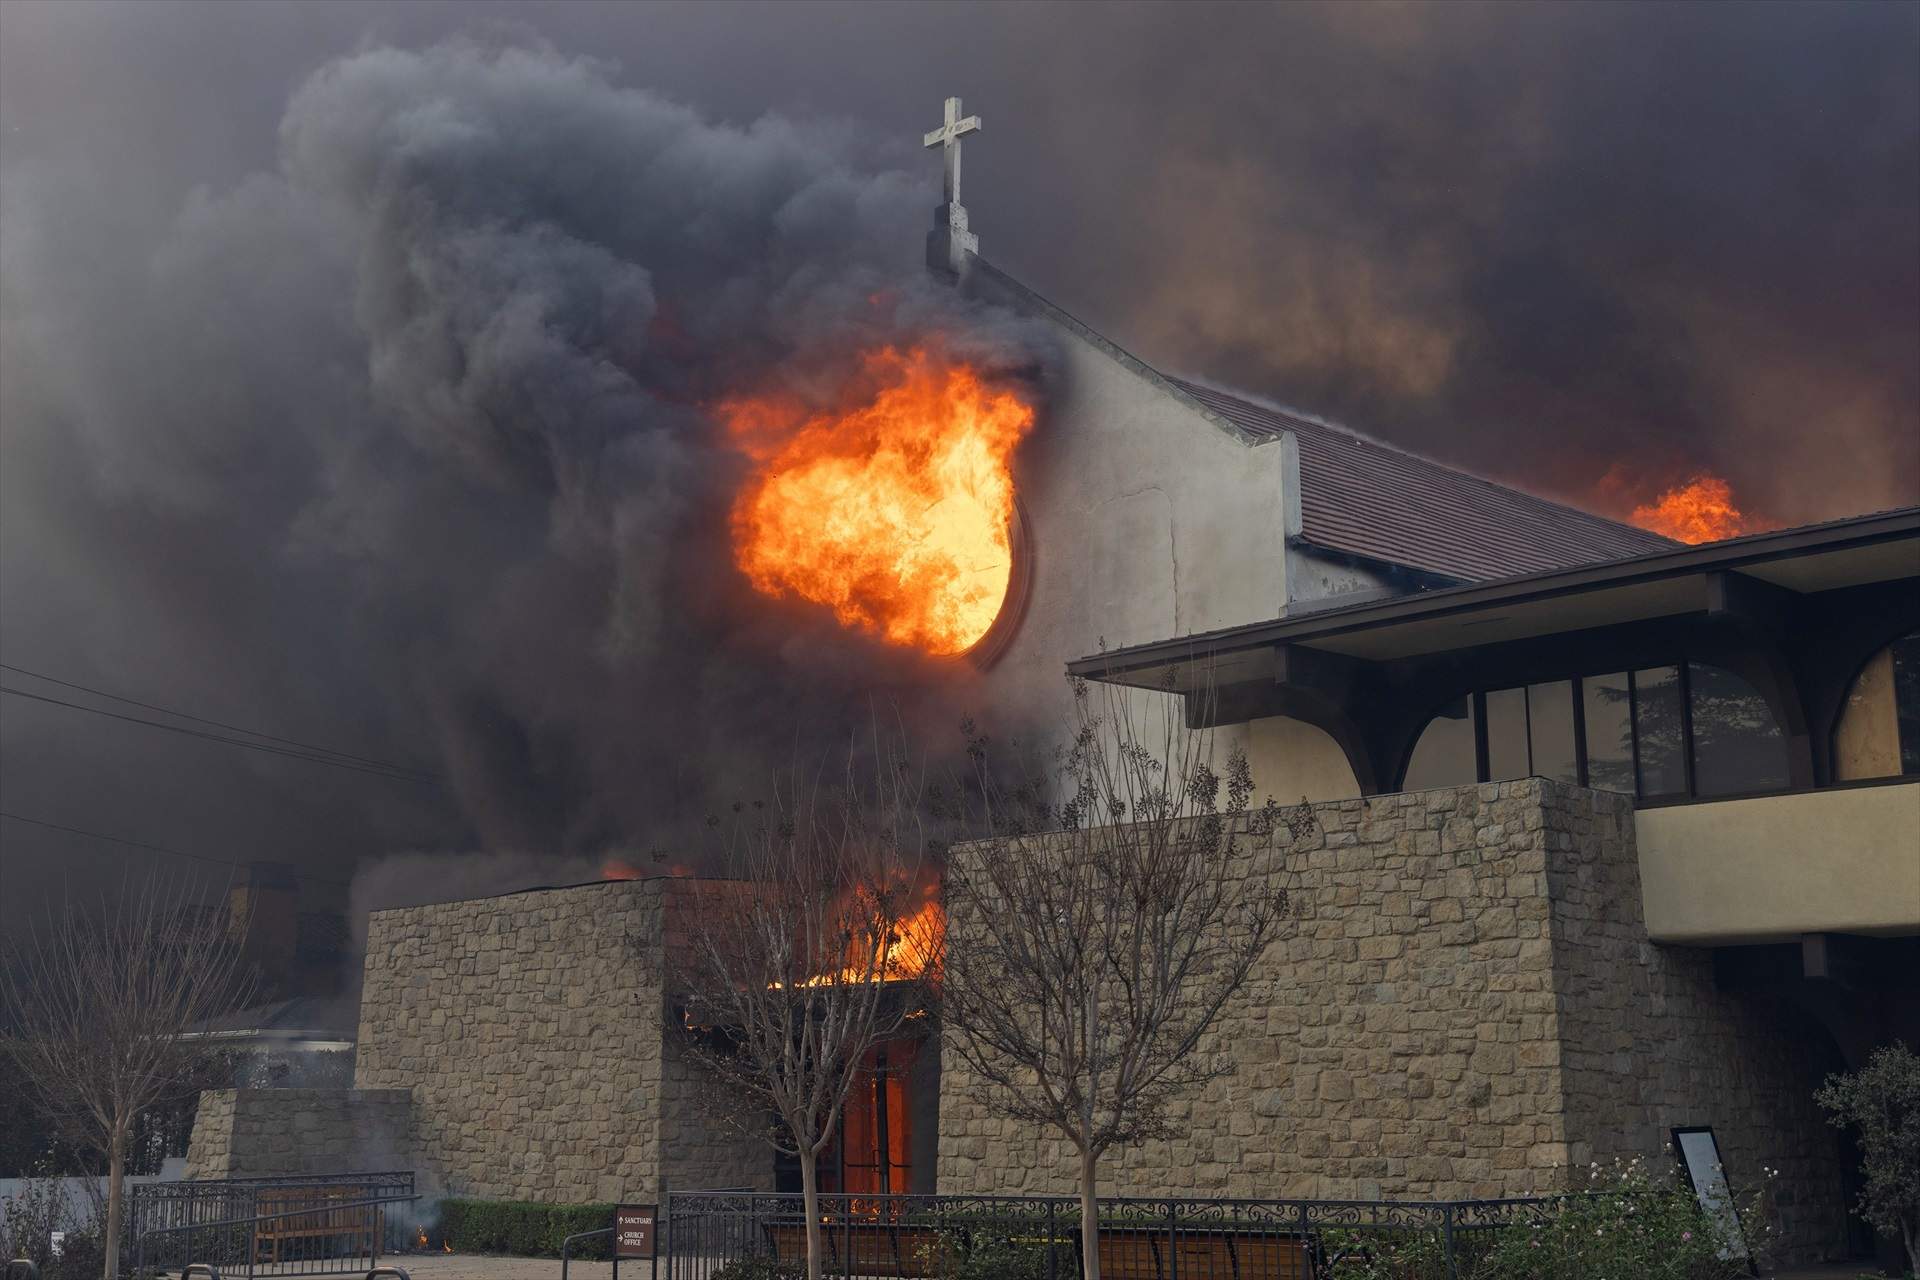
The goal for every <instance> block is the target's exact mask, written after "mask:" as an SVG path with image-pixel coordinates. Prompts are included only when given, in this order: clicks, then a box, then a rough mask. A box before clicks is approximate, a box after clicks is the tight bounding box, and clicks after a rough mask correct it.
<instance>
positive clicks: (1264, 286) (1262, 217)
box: [0, 0, 1920, 891]
mask: <svg viewBox="0 0 1920 1280" xmlns="http://www.w3.org/2000/svg"><path fill="white" fill-rule="evenodd" d="M1916 68H1920V6H1916V5H1912V4H1815V5H1792V4H1764V5H1664V6H1652V5H1634V4H1604V5H1601V4H1594V5H1584V4H1561V5H1550V6H1549V5H1537V6H1518V5H1491V6H1484V7H1482V6H1474V5H1468V4H1445V5H1441V4H1432V5H1400V4H1337V5H1326V6H1317V5H1305V4H1302V5H1286V6H1278V5H1274V6H1266V5H1251V4H1231V5H1217V6H1215V5H1207V4H1192V3H1185V4H1165V5H1160V4H1147V5H1130V4H1107V5H1100V6H1091V5H1067V4H1051V5H1038V4H1035V5H1013V4H992V5H984V4H983V5H938V4H915V5H907V4H899V5H884V4H878V3H848V4H828V5H810V4H799V3H783V4H775V5H758V4H718V3H702V4H685V5H681V4H670V5H626V4H621V5H611V4H608V5H602V4H595V3H587V2H584V0H574V2H573V3H569V4H563V5H555V4H531V3H504V2H503V3H468V4H438V3H429V2H426V0H413V2H410V3H358V2H353V0H334V2H332V3H327V4H313V3H279V4H276V3H255V4H247V5H238V4H228V3H209V4H176V3H167V2H165V0H141V2H140V3H134V4H115V3H90V4H66V3H59V4H39V3H34V2H33V0H8V3H6V4H4V5H0V444H3V446H4V458H3V464H4V465H0V535H3V539H4V540H3V541H0V660H3V661H5V662H6V663H9V664H13V665H15V666H17V667H22V668H27V669H29V670H32V671H39V672H45V673H50V674H53V675H56V676H59V677H61V678H63V679H67V680H72V681H77V682H79V683H82V684H89V685H93V686H96V687H99V688H104V689H107V690H110V691H113V692H117V693H122V694H125V695H128V696H131V697H136V698H141V699H144V700H149V701H152V702H155V703H159V704H164V705H167V706H171V707H180V708H184V709H187V710H191V711H193V712H195V713H197V714H200V715H203V716H207V717H211V718H214V719H218V720H222V721H226V722H230V723H235V724H241V725H247V726H251V727H258V728H262V729H266V730H268V731H270V732H272V733H275V734H278V735H281V736H284V737H287V738H291V739H297V740H301V741H307V742H319V743H323V744H327V745H330V746H333V747H337V748H340V749H343V750H348V751H353V752H355V753H358V754H362V755H366V756H371V757H378V758H382V759H390V760H396V761H401V762H405V763H408V764H411V765H414V766H417V767H419V768H423V769H427V770H431V771H434V772H436V773H440V774H442V775H444V776H445V778H446V779H447V781H446V783H445V785H422V784H419V783H405V782H398V781H393V780H390V779H385V778H378V777H372V776H368V775H364V774H355V773H350V772H345V771H339V770H333V769H322V768H316V767H313V766H310V765H306V764H302V763H298V762H292V761H287V760H285V759H283V758H280V757H275V756H270V755H265V754H261V753H253V752H242V751H237V750H234V749H232V748H230V747H226V746H223V745H219V744H215V743H209V742H205V741H203V740H198V739H193V738H188V737H184V736H176V735H168V734H158V733H154V732H152V731H150V730H146V729H141V728H138V727H135V726H128V725H124V724H121V723H119V722H114V721H110V720H106V719H102V718H99V717H92V716H84V715H81V714H80V713H77V712H73V711H70V710H67V709H65V708H59V707H52V706H48V705H46V704H43V703H31V702H29V701H26V700H23V699H20V698H18V697H12V696H9V697H7V698H5V699H3V700H0V702H4V705H3V706H0V717H4V719H3V720H0V770H3V772H0V799H3V800H4V806H0V807H4V808H5V810H6V811H8V812H11V813H19V814H23V815H28V816H32V817H35V818H39V819H43V820H46V821H52V822H57V823H61V824H65V825H71V826H75V827H80V828H85V829H88V830H93V831H100V832H106V833H110V834H115V835H119V836H123V837H126V838H129V839H135V840H141V841H146V842H150V843H153V844H158V845H164V846H167V847H170V848H174V849H180V850H188V851H198V852H202V853H205V854H207V855H209V856H213V857H220V858H243V859H244V858H251V857H268V856H270V857H279V858H286V859H290V860H293V861H296V862H298V863H299V864H300V865H301V866H302V867H303V868H304V869H305V870H306V871H307V872H308V873H309V874H312V875H314V876H324V877H328V878H339V879H345V878H346V877H347V875H348V874H349V870H350V866H351V864H352V863H353V862H354V861H355V860H356V859H360V860H365V859H368V858H371V857H375V856H378V855H380V854H384V853H389V852H393V851H397V850H403V849H476V848H486V849H490V850H556V851H566V852H570V853H576V854H593V853H595V852H597V851H598V850H600V849H603V848H606V847H609V846H613V845H618V844H622V843H630V842H639V843H644V842H645V841H647V840H648V839H649V838H650V834H649V833H650V828H651V827H652V825H653V822H654V818H655V816H656V815H657V814H659V813H660V812H662V811H663V810H667V809H672V808H673V807H674V806H676V805H679V806H681V807H683V808H689V809H697V808H699V807H700V806H701V805H703V804H706V803H708V802H709V801H710V800H711V799H712V794H711V792H712V790H713V788H711V787H709V786H707V785H706V784H705V783H704V782H703V780H702V779H703V778H705V777H707V776H709V775H711V774H712V773H713V772H715V771H716V770H718V769H722V768H724V767H726V766H727V765H728V764H730V763H732V762H735V761H737V758H738V751H739V744H738V741H737V739H738V736H739V735H738V733H737V729H738V727H739V726H741V725H743V724H761V725H764V724H768V723H776V724H780V723H790V722H793V721H796V720H802V721H804V720H806V719H808V718H809V717H810V716H811V715H812V714H813V710H812V709H811V707H812V704H811V703H809V702H808V701H807V699H809V698H814V697H817V698H820V699H826V700H829V701H831V700H832V699H834V698H836V697H840V696H842V695H843V694H844V693H845V691H846V690H847V689H848V688H851V687H852V686H853V685H854V684H856V683H858V684H862V685H864V684H865V683H866V676H867V675H868V674H869V673H870V672H872V671H873V669H874V666H873V664H875V663H876V662H877V663H879V664H881V667H880V671H879V675H880V679H881V682H882V683H885V682H886V681H888V680H891V679H894V678H898V679H900V680H903V681H906V680H911V678H912V676H913V672H912V671H911V670H910V669H907V668H903V667H901V666H900V663H901V661H902V660H900V659H897V658H892V657H887V656H886V655H879V654H876V653H873V652H871V651H869V650H867V649H864V648H862V647H860V646H857V645H849V644H847V643H845V642H843V641H842V640H840V639H838V638H835V637H829V636H825V635H822V634H819V633H818V631H817V626H816V625H815V624H812V623H809V622H807V621H805V620H803V619H800V618H796V617H790V616H786V615H782V614H780V613H779V612H778V611H766V610H761V611H757V612H753V611H743V610H742V609H741V608H740V605H739V601H738V600H737V599H736V598H735V596H734V590H733V588H732V587H731V586H729V585H728V584H727V582H726V578H727V574H726V572H725V565H724V564H716V563H714V562H712V561H711V560H708V559H704V558H702V557H701V556H700V555H698V554H691V553H689V554H685V555H679V554H674V549H675V548H679V547H685V546H696V545H705V544H707V543H711V542H712V541H713V539H712V537H711V536H710V535H711V534H712V532H713V529H712V522H713V520H714V518H715V517H714V513H715V511H716V509H717V508H716V506H715V503H716V501H717V499H716V495H717V494H720V493H722V492H724V491H725V490H726V489H727V487H728V485H729V484H730V483H731V482H732V479H733V473H732V472H730V471H729V470H728V466H729V464H728V462H727V460H726V458H725V456H724V451H722V450H720V449H718V448H717V446H716V444H715V442H714V441H713V439H712V435H711V424H710V423H709V422H708V421H707V419H706V416H705V415H703V414H702V413H701V412H700V410H699V408H698V406H699V405H700V404H702V403H705V402H707V401H708V400H710V399H711V397H712V396H713V395H715V394H718V393H720V392H722V391H724V390H726V389H728V388H732V387H738V386H741V385H743V384H744V385H751V386H752V387H754V388H755V389H778V390H780V391H781V392H783V393H791V394H795V395H799V396H801V397H803V398H804V397H805V396H807V395H808V394H811V393H813V392H815V391H817V386H816V384H815V382H814V381H812V380H810V375H811V374H813V373H815V372H817V371H818V370H819V369H821V368H824V367H826V366H827V365H829V364H831V363H832V362H833V361H834V360H835V359H836V358H839V357H841V356H843V355H844V351H845V348H846V344H847V343H849V342H854V341H864V340H884V339H886V338H889V337H892V336H895V335H900V334H911V333H913V332H917V331H919V330H921V329H923V328H925V327H926V326H927V325H928V324H930V323H934V321H935V320H936V319H938V321H939V323H940V324H941V325H942V326H943V327H944V328H946V329H949V330H952V331H955V332H960V333H963V334H965V335H967V336H966V337H965V339H964V341H966V342H967V343H969V344H971V346H970V350H969V354H970V355H972V356H974V357H976V358H977V359H978V360H980V361H981V362H983V363H984V364H986V365H988V366H996V365H997V366H1003V367H1006V368H1009V369H1014V368H1026V367H1029V366H1030V365H1031V364H1032V363H1033V362H1034V361H1036V360H1041V361H1043V359H1044V351H1043V348H1044V345H1045V339H1044V336H1043V335H1038V334H1035V333H1034V332H1032V331H1031V330H1030V329H1029V328H1028V327H1025V326H1022V325H1021V324H1019V323H1018V322H1015V321H1013V320H1012V319H1010V318H1008V317H1004V316H995V315H991V314H985V313H974V312H968V313H965V314H961V313H959V312H957V311H956V310H955V308H956V307H957V305H958V304H957V303H956V302H955V301H954V300H953V299H952V298H951V297H950V296H943V295H942V294H941V293H939V292H938V291H935V290H932V289H930V288H928V287H926V285H925V282H924V281H923V280H922V279H921V277H920V274H919V272H918V267H917V263H918V260H919V255H920V238H921V236H922V235H923V233H924V229H925V227H926V225H927V221H928V216H929V212H930V210H931V207H932V205H933V204H934V202H935V201H936V200H937V190H938V162H937V160H936V159H935V158H934V157H933V156H930V155H926V154H924V153H922V152H921V150H920V148H919V145H918V142H919V135H920V134H921V133H922V132H923V131H924V130H926V129H928V128H931V127H932V126H933V125H934V124H935V123H937V121H938V113H939V108H940V100H941V98H942V97H944V96H945V95H947V94H956V93H957V94H961V95H964V97H965V99H966V105H967V108H968V110H970V111H977V112H978V113H980V114H981V115H982V116H983V117H984V120H985V129H984V131H983V132H982V134H980V135H979V136H978V137H977V138H974V139H971V140H970V141H969V144H968V148H967V163H966V174H965V177H966V189H965V196H966V203H967V205H968V207H969V209H970V211H971V214H972V218H973V225H974V228H975V230H976V231H978V232H979V234H980V236H981V241H982V251H983V252H984V253H985V254H986V255H987V256H988V257H990V258H992V259H993V260H994V261H995V262H996V263H998V264H999V265H1001V266H1002V267H1004V268H1006V269H1008V270H1010V271H1012V272H1013V273H1015V274H1016V275H1018V276H1020V277H1022V278H1023V279H1025V280H1026V281H1028V282H1029V283H1030V284H1032V285H1033V286H1035V287H1036V288H1038V289H1039V290H1040V291H1041V292H1043V293H1045V294H1047V295H1048V296H1050V297H1052V298H1053V299H1055V300H1056V301H1057V302H1059V303H1060V304H1061V305H1063V306H1065V307H1066V308H1067V309H1069V310H1070V311H1073V312H1074V313H1076V314H1078V315H1080V316H1081V317H1082V318H1084V319H1085V320H1087V321H1088V322H1089V323H1091V324H1092V325H1093V326H1094V327H1095V328H1098V329H1100V330H1102V331H1103V332H1105V333H1107V334H1108V335H1109V336H1111V337H1113V338H1115V339H1116V340H1117V341H1119V342H1121V343H1122V344H1123V345H1125V346H1128V347H1129V348H1131V349H1133V350H1134V351H1136V352H1137V353H1139V354H1140V355H1142V356H1143V357H1144V358H1146V359H1148V360H1149V361H1150V362H1153V363H1155V364H1157V365H1159V366H1161V367H1163V368H1166V369H1169V370H1171V371H1175V372H1181V373H1186V374H1191V375H1198V376H1201V377H1204V378H1207V379H1210V380H1212V381H1216V382H1221V383H1226V384H1231V385H1238V386H1242V387H1245V388H1247V389H1249V390H1251V391H1255V392H1258V393H1261V394H1263V395H1266V396H1270V397H1273V398H1276V399H1279V400H1282V401H1285V402H1287V403H1291V404H1294V405H1297V406H1300V407H1303V408H1307V409H1310V410H1313V411H1316V412H1318V413H1321V414H1323V415H1326V416H1329V417H1333V418H1336V419H1340V420H1343V421H1346V422H1349V423H1351V424H1353V425H1355V426H1359V427H1362V428H1365V429H1367V430H1369V431H1370V432H1372V433H1373V434H1376V435H1378V436H1381V437H1383V438H1385V439H1388V440H1391V441H1394V442H1396V443H1401V444H1404V445H1407V446H1410V447H1414V448H1417V449H1419V450H1421V451H1423V452H1426V453H1429V454H1431V455H1434V456H1437V457H1439V458H1441V459H1443V460H1446V461H1449V462H1453V463H1456V464H1458V465H1462V466H1465V467H1468V468H1472V469H1477V470H1481V471H1483V472H1485V473H1487V474H1490V475H1492V476H1494V477H1496V478H1498V479H1502V480H1505V481H1508V482H1510V483H1515V484H1519V485H1522V486H1525V487H1529V488H1533V489H1535V490H1538V491H1540V492H1543V493H1547V494H1549V495H1553V496H1558V497H1562V498H1565V499H1569V500H1573V501H1578V502H1582V503H1585V504H1587V505H1590V506H1595V507H1596V508H1598V509H1603V510H1607V511H1609V512H1610V513H1616V514H1617V513H1623V512H1624V511H1625V510H1627V509H1629V508H1631V507H1632V506H1633V505H1634V504H1635V503H1636V502H1640V501H1644V500H1646V499H1649V498H1651V497H1653V496H1654V495H1655V494H1656V493H1657V492H1658V491H1659V490H1660V489H1661V488H1663V487H1665V486H1667V485H1670V484H1672V483H1676V482H1678V481H1680V480H1683V479H1685V478H1687V477H1689V476H1691V475H1693V474H1695V473H1697V472H1700V471H1710V472H1712V473H1715V474H1717V475H1721V476H1724V477H1725V478H1726V479H1727V480H1728V481H1729V482H1730V483H1731V485H1732V487H1733V492H1734V495H1735V498H1736V501H1738V502H1739V504H1740V505H1741V506H1742V507H1743V509H1745V510H1746V511H1747V512H1748V513H1749V515H1750V516H1752V517H1754V518H1755V519H1757V520H1758V521H1760V522H1763V523H1766V524H1794V523H1802V522H1806V521H1811V520H1817V519H1823V518H1830V517H1834V516H1840V515H1846V514H1850V513H1854V512H1858V511H1863V510H1868V509H1875V508H1881V507H1887V506H1892V505H1899V504H1904V503H1911V502H1915V501H1920V70H1916ZM876 297H883V298H885V299H886V300H887V301H886V303H885V305H884V306H876V305H875V304H874V302H873V301H872V300H873V299H874V298H876ZM702 534H705V535H708V536H707V537H706V538H705V542H704V543H703V542H702V540H701V537H700V536H699V535H702ZM1067 656H1069V655H1062V658H1063V659H1064V658H1065V657H1067ZM909 666H910V664H909ZM795 670H803V671H805V672H806V673H807V678H806V679H805V680H802V681H798V682H796V681H795V680H794V679H792V678H791V677H792V673H793V672H794V671H795ZM769 673H773V674H769ZM852 673H857V674H858V679H856V675H855V674H852ZM6 675H7V679H6V681H5V683H7V684H8V685H11V686H17V687H23V688H31V689H33V690H35V691H38V692H41V693H43V694H57V695H58V696H63V697H64V696H71V695H69V694H60V693H59V690H58V688H57V687H49V686H47V685H45V684H43V683H38V682H34V681H32V680H31V679H30V678H29V677H25V676H21V675H18V674H16V673H12V672H9V673H6ZM776 677H778V678H776ZM796 683H798V685H799V686H801V691H800V692H799V693H797V694H796V693H795V692H794V686H795V685H796ZM796 699H797V700H798V701H797V702H796ZM119 709H120V710H123V711H125V710H128V708H126V707H124V706H122V707H120V708H119ZM107 848H108V846H104V845H101V844H99V843H98V842H94V841H88V840H84V839H81V838H78V837H73V836H68V835H63V834H60V833H57V832H53V831H50V830H48V829H46V828H40V827H31V826H28V825H26V824H22V823H19V822H15V821H0V878H3V879H4V881H5V886H6V888H7V889H9V890H19V889H26V890H29V891H31V890H32V889H35V888H37V887H43V886H47V885H51V884H56V883H62V882H64V883H67V884H70V885H71V884H73V883H76V882H79V883H85V882H87V881H88V880H89V879H91V878H95V877H97V876H98V875H99V874H101V873H102V871H103V870H104V871H110V870H112V869H113V867H114V866H115V865H116V863H115V861H114V858H113V857H112V856H110V855H109V854H107V853H104V852H103V850H106V849H107ZM127 856H134V857H140V858H146V857H149V856H150V855H146V854H130V855H127Z"/></svg>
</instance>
